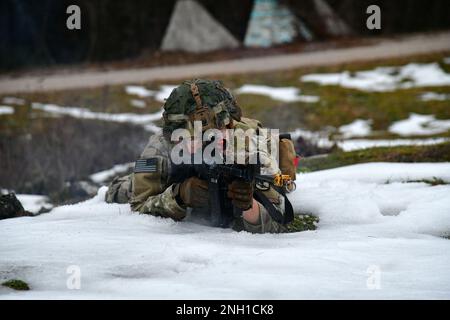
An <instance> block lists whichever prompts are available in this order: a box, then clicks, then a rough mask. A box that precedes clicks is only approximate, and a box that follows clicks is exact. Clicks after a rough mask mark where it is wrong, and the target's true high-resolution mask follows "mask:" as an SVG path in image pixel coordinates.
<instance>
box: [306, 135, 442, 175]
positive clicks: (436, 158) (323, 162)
mask: <svg viewBox="0 0 450 320" xmlns="http://www.w3.org/2000/svg"><path fill="white" fill-rule="evenodd" d="M448 161H450V142H445V143H441V144H437V145H431V146H405V147H383V148H371V149H364V150H357V151H352V152H342V151H337V152H334V153H331V154H329V155H328V156H317V157H310V158H304V159H302V160H300V165H299V171H300V172H310V171H317V170H324V169H332V168H337V167H341V166H347V165H351V164H357V163H366V162H448Z"/></svg>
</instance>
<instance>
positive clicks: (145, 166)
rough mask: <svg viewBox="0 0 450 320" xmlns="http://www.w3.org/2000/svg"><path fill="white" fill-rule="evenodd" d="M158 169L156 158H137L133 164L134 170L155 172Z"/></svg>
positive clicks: (137, 171) (136, 171)
mask: <svg viewBox="0 0 450 320" xmlns="http://www.w3.org/2000/svg"><path fill="white" fill-rule="evenodd" d="M157 169H158V158H150V159H139V160H136V163H135V164H134V172H135V173H141V172H150V173H151V172H156V171H157Z"/></svg>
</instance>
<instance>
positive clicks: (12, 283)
mask: <svg viewBox="0 0 450 320" xmlns="http://www.w3.org/2000/svg"><path fill="white" fill-rule="evenodd" d="M2 286H5V287H8V288H11V289H14V290H20V291H24V290H30V287H29V286H28V284H27V283H26V282H25V281H22V280H18V279H12V280H8V281H5V282H3V283H2Z"/></svg>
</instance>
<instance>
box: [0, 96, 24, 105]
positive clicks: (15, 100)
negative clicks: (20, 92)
mask: <svg viewBox="0 0 450 320" xmlns="http://www.w3.org/2000/svg"><path fill="white" fill-rule="evenodd" d="M2 102H3V103H4V104H14V105H17V106H22V105H24V104H25V100H24V99H21V98H16V97H4V98H3V100H2Z"/></svg>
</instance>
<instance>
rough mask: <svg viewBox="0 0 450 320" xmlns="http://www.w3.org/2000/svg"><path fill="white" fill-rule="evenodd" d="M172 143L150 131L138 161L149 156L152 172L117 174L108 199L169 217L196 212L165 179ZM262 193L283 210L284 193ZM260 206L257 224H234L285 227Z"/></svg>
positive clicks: (261, 230) (266, 229)
mask: <svg viewBox="0 0 450 320" xmlns="http://www.w3.org/2000/svg"><path fill="white" fill-rule="evenodd" d="M249 120H250V119H248V120H247V121H249ZM250 121H251V120H250ZM237 125H238V126H239V127H241V128H244V129H245V127H246V126H248V123H246V118H243V119H242V122H240V123H238V124H237ZM172 147H173V145H172V144H171V142H170V141H168V140H167V139H166V138H165V137H164V136H163V135H162V134H154V135H152V136H151V137H150V139H149V142H148V144H147V146H146V147H145V149H144V151H143V152H142V154H141V156H140V157H139V159H138V160H137V161H143V160H145V161H148V160H151V162H152V164H153V165H155V170H153V172H139V173H136V172H135V173H132V174H131V175H129V176H125V177H122V178H116V179H115V180H114V181H113V182H112V183H111V184H110V187H109V190H108V192H107V195H106V200H107V202H121V203H126V202H129V203H130V205H131V208H132V210H133V211H137V212H140V213H143V214H151V215H155V216H161V217H167V218H172V219H174V220H177V221H178V220H182V219H184V218H185V217H186V214H187V211H188V210H189V209H190V211H191V213H192V214H193V215H195V214H196V209H192V208H187V209H186V208H183V207H182V206H180V205H179V204H178V203H177V201H176V200H175V196H174V187H175V185H172V184H169V182H168V180H169V171H170V152H171V150H172ZM271 165H272V166H276V162H272V164H271ZM273 170H278V171H279V169H278V168H272V171H273ZM265 194H266V196H267V197H268V198H269V199H270V200H271V202H272V203H274V204H275V206H276V208H277V210H278V211H280V212H282V213H283V210H284V203H283V200H284V199H283V197H282V196H280V195H279V194H278V193H277V192H276V191H275V190H273V189H270V190H268V191H265ZM259 206H260V219H259V222H258V223H257V224H251V223H249V222H247V221H246V220H244V219H242V218H241V219H240V221H235V223H234V226H233V228H234V229H237V230H242V229H243V230H246V231H249V232H252V233H265V232H270V233H280V232H284V231H285V230H286V228H285V227H284V226H282V225H281V224H278V223H277V222H275V221H273V219H272V218H271V217H270V215H269V213H268V211H267V210H266V209H265V208H264V207H263V206H262V205H261V204H259Z"/></svg>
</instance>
